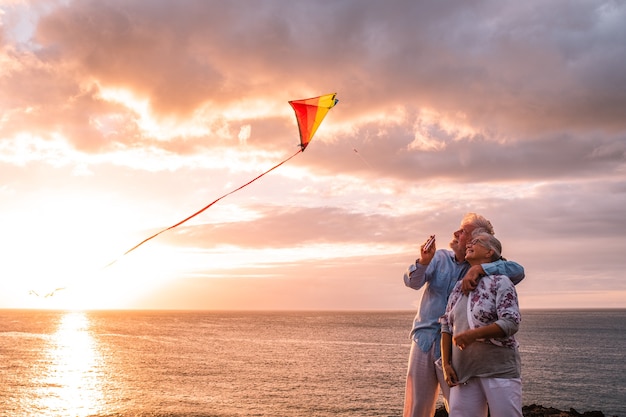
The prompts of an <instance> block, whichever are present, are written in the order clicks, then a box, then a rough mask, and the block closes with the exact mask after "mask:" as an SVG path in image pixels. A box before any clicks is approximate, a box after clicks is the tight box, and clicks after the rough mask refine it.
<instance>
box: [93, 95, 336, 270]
mask: <svg viewBox="0 0 626 417" xmlns="http://www.w3.org/2000/svg"><path fill="white" fill-rule="evenodd" d="M336 95H337V93H332V94H326V95H323V96H319V97H313V98H307V99H303V100H292V101H290V102H289V104H291V107H292V108H293V110H294V111H295V112H296V120H297V122H298V129H299V131H300V149H298V151H297V152H296V153H295V154H293V155H291V156H290V157H289V158H287V159H285V160H284V161H282V162H280V163H279V164H277V165H274V166H273V167H272V168H270V169H268V170H267V171H265V172H264V173H262V174H260V175H259V176H257V177H256V178H254V179H253V180H251V181H248V182H247V183H245V184H244V185H242V186H240V187H238V188H236V189H234V190H232V191H230V192H229V193H226V194H224V195H223V196H221V197H220V198H218V199H216V200H214V201H212V202H211V203H210V204H208V205H207V206H205V207H203V208H202V209H200V210H198V211H197V212H195V213H194V214H192V215H191V216H189V217H187V218H185V219H183V220H181V221H179V222H178V223H176V224H174V225H172V226H170V227H167V228H165V229H163V230H161V231H160V232H157V233H155V234H153V235H152V236H150V237H148V238H147V239H144V240H142V241H141V242H139V243H138V244H137V245H135V246H133V247H132V248H130V249H129V250H127V251H126V252H124V254H123V255H121V256H124V255H126V254H128V253H130V252H132V251H134V250H135V249H137V248H138V247H139V246H141V245H143V244H144V243H146V242H147V241H149V240H151V239H154V238H155V237H157V236H158V235H160V234H161V233H164V232H167V231H168V230H171V229H173V228H175V227H177V226H180V225H181V224H183V223H185V222H186V221H188V220H190V219H192V218H194V217H196V216H197V215H198V214H200V213H202V212H203V211H205V210H206V209H208V208H209V207H211V206H212V205H213V204H215V203H217V202H218V201H220V200H221V199H222V198H224V197H226V196H229V195H231V194H233V193H234V192H237V191H239V190H241V189H242V188H244V187H246V186H248V185H250V184H252V183H253V182H254V181H256V180H258V179H259V178H261V177H262V176H264V175H265V174H267V173H269V172H271V171H273V170H275V169H276V168H278V167H279V166H281V165H282V164H284V163H285V162H287V161H289V160H290V159H291V158H293V157H294V156H296V155H297V154H299V153H300V152H303V151H304V149H306V147H307V146H308V145H309V142H310V141H311V139H313V135H315V132H316V131H317V128H318V127H319V126H320V124H321V123H322V120H324V117H326V114H327V113H328V111H329V110H330V109H332V108H333V107H334V106H335V104H337V103H338V101H339V100H337V99H336V98H335V96H336ZM121 256H120V257H121ZM115 262H117V260H115V261H113V262H111V263H109V264H108V265H106V266H105V268H106V267H108V266H110V265H113V264H114V263H115Z"/></svg>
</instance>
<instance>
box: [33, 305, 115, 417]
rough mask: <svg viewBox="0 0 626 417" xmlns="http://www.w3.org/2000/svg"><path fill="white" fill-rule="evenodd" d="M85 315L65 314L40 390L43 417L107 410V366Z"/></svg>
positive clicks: (50, 349) (51, 345)
mask: <svg viewBox="0 0 626 417" xmlns="http://www.w3.org/2000/svg"><path fill="white" fill-rule="evenodd" d="M89 325H90V323H89V319H88V318H87V317H86V316H85V314H84V313H81V312H71V313H67V314H65V315H64V316H63V317H62V318H61V321H60V323H59V327H58V329H57V331H56V333H54V334H53V335H52V338H51V340H50V347H49V349H48V351H47V355H48V358H49V362H50V365H49V368H48V370H47V373H46V374H45V375H43V380H42V384H41V385H42V387H41V389H40V391H41V392H40V395H39V399H40V404H39V405H38V411H40V412H41V415H67V416H70V415H71V416H77V417H83V416H88V415H94V414H97V413H98V411H100V410H101V409H102V408H103V406H104V395H103V390H102V381H101V374H102V369H103V368H104V366H103V365H102V358H101V357H100V354H99V351H98V347H97V345H96V342H95V341H94V339H93V338H92V337H91V334H90V333H89Z"/></svg>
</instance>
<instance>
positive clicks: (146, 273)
mask: <svg viewBox="0 0 626 417" xmlns="http://www.w3.org/2000/svg"><path fill="white" fill-rule="evenodd" d="M624 22H626V3H623V2H618V1H571V0H553V1H535V0H530V1H523V2H520V1H501V0H497V1H496V0H493V1H480V0H479V1H466V0H463V1H446V2H432V1H382V0H381V1H373V0H346V1H336V0H326V1H301V0H291V1H284V0H275V1H267V0H263V1H258V0H245V1H240V0H229V1H209V0H198V1H185V0H182V1H167V0H154V1H132V0H106V1H103V0H85V1H71V0H63V1H51V0H45V1H21V0H0V230H1V234H0V254H1V255H0V260H1V261H0V308H94V309H100V308H142V309H143V308H146V309H160V308H163V309H237V310H238V309H358V310H362V309H393V310H404V309H406V310H412V309H415V306H416V303H417V302H418V300H419V297H420V295H421V292H419V291H415V290H411V289H409V288H407V287H405V286H404V283H403V281H402V275H403V273H404V270H405V269H406V267H407V266H408V265H409V264H410V263H412V262H414V260H415V259H416V257H417V256H418V251H419V246H420V244H421V243H422V242H423V241H424V240H425V239H426V238H427V237H428V236H429V235H431V234H436V235H437V247H438V248H440V249H441V248H447V247H448V243H449V241H450V238H451V235H452V232H453V231H454V230H456V229H457V228H458V226H459V223H460V220H461V218H462V216H463V215H464V214H465V213H466V212H477V213H480V214H483V215H484V216H485V217H487V218H488V219H490V220H491V221H492V223H493V225H494V227H495V231H496V236H497V237H499V238H500V240H501V241H502V243H503V248H504V251H503V255H504V256H505V257H507V258H508V259H511V260H515V261H517V262H519V263H520V264H522V265H523V266H524V267H525V269H526V279H525V280H524V281H523V282H522V283H521V284H519V286H518V292H519V296H520V304H521V307H522V308H596V307H602V308H605V307H606V308H608V307H620V308H625V307H626V280H625V279H624V277H623V275H622V273H623V271H624V270H625V269H626V255H625V254H624V251H625V250H626V25H625V24H624ZM333 92H336V93H337V98H338V99H339V103H338V104H337V106H336V107H335V108H333V109H332V110H331V111H330V112H329V114H328V116H327V117H326V119H325V121H324V123H323V124H322V126H321V127H320V129H319V131H318V133H317V135H316V136H315V138H314V139H313V141H312V142H311V144H310V145H309V147H308V148H307V149H306V151H305V152H303V153H301V154H299V155H297V156H296V157H295V158H293V159H292V160H290V161H289V162H288V163H286V164H284V165H283V166H281V167H280V168H278V169H276V170H274V171H272V172H271V173H269V174H268V175H266V176H264V177H263V178H261V179H259V180H258V181H256V182H254V183H253V184H251V185H250V186H248V187H246V188H244V189H242V190H241V191H238V192H236V193H234V194H232V195H230V196H228V197H227V198H224V199H223V200H221V201H219V202H218V203H217V204H215V205H214V206H213V207H211V208H210V209H208V210H207V211H205V212H204V213H202V214H201V215H199V216H197V217H196V218H194V219H193V220H191V221H189V222H188V223H186V224H184V225H182V226H180V227H178V228H176V229H173V230H172V231H169V232H167V233H164V234H162V235H160V236H159V237H157V238H155V239H153V240H151V241H150V242H148V243H146V244H145V245H143V246H142V247H140V248H139V249H137V250H136V251H134V252H131V253H130V254H128V255H126V256H123V257H120V256H121V255H122V254H123V253H124V252H125V251H126V250H128V249H129V248H131V247H132V246H134V245H135V244H137V243H139V242H140V241H141V240H143V239H144V238H146V237H148V236H149V235H151V234H153V233H155V232H157V231H158V230H161V229H163V228H165V227H168V226H171V225H173V224H175V223H177V222H178V221H180V220H182V219H184V218H185V217H187V216H188V215H190V214H192V213H194V212H195V211H197V210H199V209H201V208H202V207H204V206H205V205H207V204H209V203H210V202H211V201H213V200H215V199H216V198H218V197H220V196H221V195H223V194H225V193H227V192H229V191H232V190H233V189H235V188H237V187H239V186H241V185H242V184H245V183H246V182H248V181H249V180H251V179H253V178H254V177H256V176H257V175H259V174H260V173H262V172H264V171H265V170H267V169H269V168H271V167H272V166H274V165H275V164H277V163H279V162H280V161H282V160H284V159H285V158H287V157H289V156H290V155H292V154H293V153H294V152H296V151H297V149H298V143H299V137H298V130H297V126H296V120H295V117H294V113H293V110H292V109H291V107H290V106H289V104H288V101H289V100H293V99H303V98H308V97H313V96H319V95H322V94H326V93H333ZM115 260H117V262H115V263H114V264H113V265H111V266H109V267H104V266H105V265H107V264H109V263H110V262H112V261H115ZM55 288H64V289H62V290H59V291H57V292H56V293H54V295H52V296H48V297H45V295H46V294H48V293H51V292H52V291H53V290H54V289H55ZM35 293H36V294H38V295H39V296H37V295H36V294H35Z"/></svg>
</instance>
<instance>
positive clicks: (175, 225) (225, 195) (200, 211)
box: [103, 148, 303, 269]
mask: <svg viewBox="0 0 626 417" xmlns="http://www.w3.org/2000/svg"><path fill="white" fill-rule="evenodd" d="M302 151H303V149H302V148H300V149H298V151H297V152H296V153H294V154H293V155H291V156H290V157H289V158H287V159H285V160H284V161H282V162H280V163H278V164H276V165H274V166H273V167H271V168H270V169H268V170H267V171H265V172H263V173H262V174H260V175H258V176H257V177H256V178H254V179H252V180H250V181H248V182H247V183H245V184H244V185H242V186H240V187H238V188H236V189H234V190H232V191H230V192H228V193H226V194H224V195H223V196H221V197H219V198H217V199H216V200H214V201H212V202H211V203H210V204H209V205H207V206H205V207H203V208H201V209H200V210H198V211H196V212H195V213H194V214H192V215H191V216H189V217H187V218H186V219H183V220H181V221H179V222H178V223H176V224H174V225H172V226H170V227H167V228H165V229H163V230H161V231H160V232H157V233H155V234H153V235H152V236H150V237H148V238H146V239H144V240H142V241H141V242H139V243H138V244H136V245H135V246H133V247H132V248H130V249H128V250H127V251H126V252H124V253H123V254H122V255H121V256H120V257H119V258H117V259H116V260H114V261H113V262H111V263H109V264H107V265H105V266H104V267H103V269H104V268H108V267H109V266H111V265H113V264H114V263H115V262H117V261H118V260H119V259H120V258H121V257H122V256H125V255H128V254H129V253H131V252H132V251H134V250H135V249H137V248H138V247H139V246H141V245H143V244H144V243H146V242H147V241H149V240H152V239H154V238H155V237H157V236H158V235H160V234H161V233H165V232H167V231H168V230H171V229H173V228H175V227H177V226H180V225H181V224H183V223H185V222H186V221H188V220H190V219H192V218H194V217H196V216H197V215H198V214H200V213H202V212H203V211H205V210H206V209H208V208H209V207H211V206H212V205H213V204H215V203H217V202H218V201H220V200H221V199H223V198H224V197H227V196H229V195H231V194H233V193H235V192H237V191H239V190H241V189H242V188H244V187H246V186H248V185H250V184H252V183H253V182H255V181H256V180H258V179H259V178H261V177H262V176H264V175H265V174H268V173H270V172H272V171H273V170H275V169H276V168H278V167H279V166H281V165H282V164H284V163H285V162H287V161H289V160H290V159H291V158H293V157H294V156H296V155H298V154H299V153H300V152H302Z"/></svg>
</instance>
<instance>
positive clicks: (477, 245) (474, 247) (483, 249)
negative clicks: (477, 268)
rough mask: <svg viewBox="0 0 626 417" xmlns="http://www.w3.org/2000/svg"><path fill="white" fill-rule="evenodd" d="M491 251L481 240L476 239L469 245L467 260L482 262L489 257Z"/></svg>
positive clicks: (466, 250) (466, 251) (466, 252)
mask: <svg viewBox="0 0 626 417" xmlns="http://www.w3.org/2000/svg"><path fill="white" fill-rule="evenodd" d="M489 251H490V249H489V248H488V247H487V245H486V244H485V243H483V242H482V240H480V238H475V239H472V240H470V241H469V242H468V243H467V247H466V249H465V259H466V260H468V261H471V260H482V259H485V258H487V257H488V254H489Z"/></svg>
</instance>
